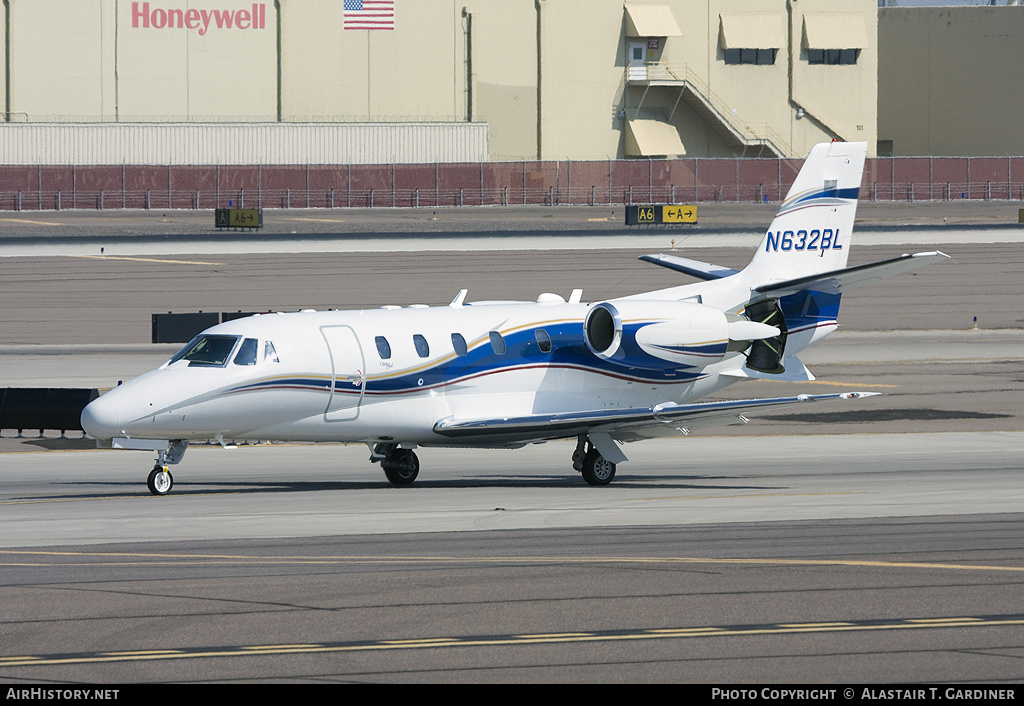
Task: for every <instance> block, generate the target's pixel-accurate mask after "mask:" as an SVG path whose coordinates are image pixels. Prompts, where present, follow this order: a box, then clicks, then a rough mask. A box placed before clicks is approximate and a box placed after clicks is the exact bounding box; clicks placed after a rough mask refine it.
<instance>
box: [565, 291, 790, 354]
mask: <svg viewBox="0 0 1024 706" xmlns="http://www.w3.org/2000/svg"><path fill="white" fill-rule="evenodd" d="M583 332H584V333H583V336H584V339H585V340H586V343H587V347H588V348H589V349H590V350H591V352H592V353H593V354H594V355H596V356H598V357H599V358H602V359H604V360H608V361H611V362H614V363H618V364H620V365H623V366H625V367H628V368H642V369H647V370H662V369H666V368H683V367H687V368H704V367H706V366H708V365H711V364H712V363H717V362H718V361H720V360H722V359H723V358H725V356H726V355H727V354H728V353H729V352H730V351H742V350H745V349H746V348H747V347H748V346H749V345H750V342H751V341H755V340H760V339H764V338H771V337H772V336H778V335H779V329H777V328H776V327H774V326H770V325H767V324H762V323H757V322H754V321H748V320H747V319H744V318H743V317H740V316H737V315H735V314H726V313H725V312H724V311H722V310H721V309H717V308H715V307H713V306H708V305H706V304H698V303H696V302H669V301H642V300H625V301H618V302H615V303H614V304H613V303H611V302H602V303H600V304H595V305H594V306H593V307H591V309H590V311H589V312H587V317H586V319H585V321H584V324H583Z"/></svg>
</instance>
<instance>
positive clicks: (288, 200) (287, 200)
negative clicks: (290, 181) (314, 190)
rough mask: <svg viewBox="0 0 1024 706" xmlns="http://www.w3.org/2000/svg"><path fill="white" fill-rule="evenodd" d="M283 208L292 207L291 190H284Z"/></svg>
mask: <svg viewBox="0 0 1024 706" xmlns="http://www.w3.org/2000/svg"><path fill="white" fill-rule="evenodd" d="M370 193H371V194H372V193H373V192H372V191H371V192H370ZM284 207H285V208H291V207H292V190H291V189H290V188H288V189H285V190H284Z"/></svg>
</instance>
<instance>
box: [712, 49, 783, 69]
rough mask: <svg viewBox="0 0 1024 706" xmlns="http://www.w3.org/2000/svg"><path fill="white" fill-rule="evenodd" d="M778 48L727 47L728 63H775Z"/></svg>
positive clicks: (764, 64)
mask: <svg viewBox="0 0 1024 706" xmlns="http://www.w3.org/2000/svg"><path fill="white" fill-rule="evenodd" d="M778 51H779V50H778V49H726V50H725V63H727V64H761V65H762V66H768V65H771V64H774V63H775V54H776V53H778Z"/></svg>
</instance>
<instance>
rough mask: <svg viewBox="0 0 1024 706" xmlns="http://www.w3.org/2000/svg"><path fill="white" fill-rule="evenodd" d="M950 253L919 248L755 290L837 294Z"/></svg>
mask: <svg viewBox="0 0 1024 706" xmlns="http://www.w3.org/2000/svg"><path fill="white" fill-rule="evenodd" d="M948 259H949V255H947V254H946V253H943V252H938V251H935V252H919V253H915V254H913V255H901V256H899V257H894V258H892V259H891V260H882V261H880V262H872V263H870V264H867V265H857V266H855V267H847V268H845V269H842V270H833V271H832V272H822V273H819V274H815V275H810V276H808V277H800V278H798V279H791V280H786V281H785V282H775V283H773V284H766V285H762V286H760V287H755V288H754V291H755V292H759V293H760V294H768V295H770V296H772V297H784V296H786V295H788V294H796V293H797V292H802V291H804V290H808V289H813V290H815V291H817V292H828V293H830V294H837V293H839V292H842V291H844V290H847V289H853V288H854V287H860V286H863V285H865V284H871V283H872V282H875V281H877V280H880V279H884V278H885V277H890V276H892V275H896V274H899V273H901V272H909V271H910V270H916V269H917V268H918V267H923V266H924V265H931V264H933V263H936V262H941V261H942V260H948Z"/></svg>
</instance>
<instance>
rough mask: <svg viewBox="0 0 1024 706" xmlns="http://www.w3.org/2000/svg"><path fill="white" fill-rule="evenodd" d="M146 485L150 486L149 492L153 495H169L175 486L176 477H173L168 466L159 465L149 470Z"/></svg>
mask: <svg viewBox="0 0 1024 706" xmlns="http://www.w3.org/2000/svg"><path fill="white" fill-rule="evenodd" d="M146 485H147V486H148V487H149V492H151V493H152V494H153V495H167V494H168V493H169V492H171V488H172V487H173V486H174V478H173V477H171V472H170V471H169V470H167V466H160V465H157V466H154V467H153V470H152V471H150V472H149V478H147V479H146Z"/></svg>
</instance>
